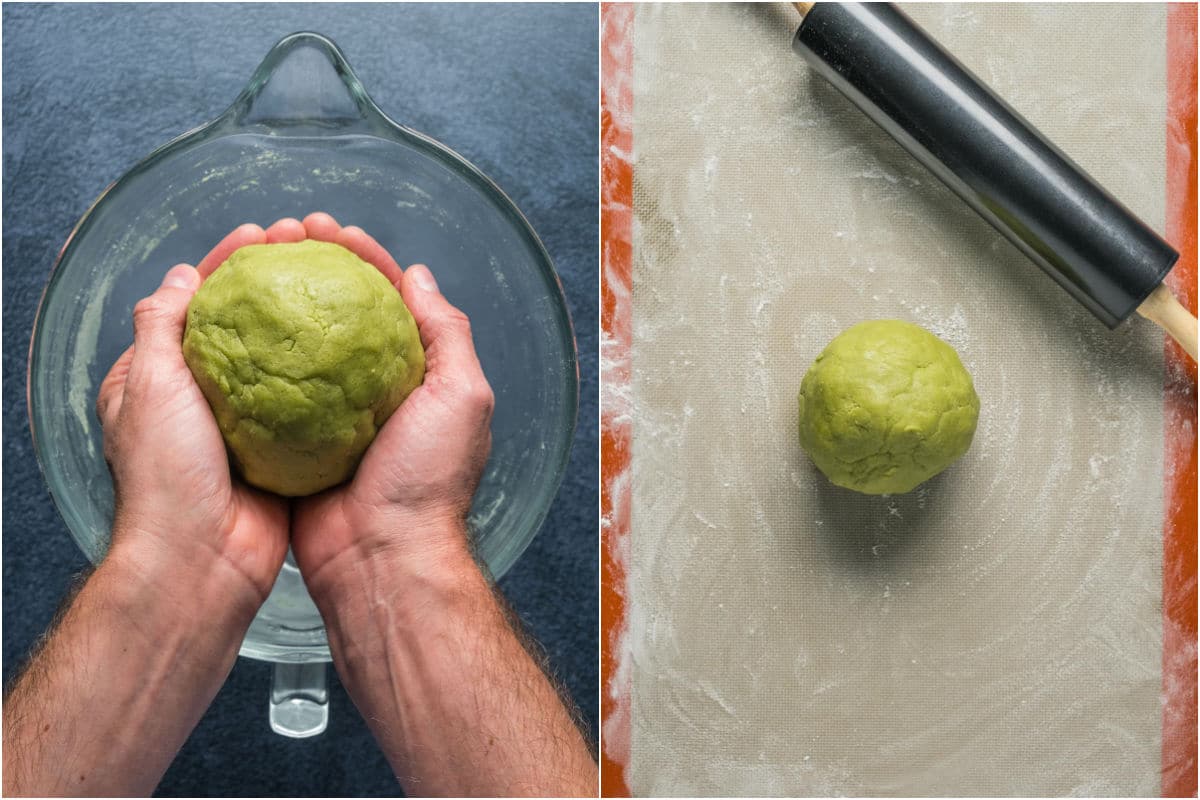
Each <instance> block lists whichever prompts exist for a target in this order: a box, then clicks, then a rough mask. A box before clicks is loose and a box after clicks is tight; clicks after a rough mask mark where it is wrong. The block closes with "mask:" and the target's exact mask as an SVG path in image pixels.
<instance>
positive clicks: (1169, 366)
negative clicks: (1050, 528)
mask: <svg viewBox="0 0 1200 800" xmlns="http://www.w3.org/2000/svg"><path fill="white" fill-rule="evenodd" d="M1166 233H1167V239H1168V240H1169V241H1170V242H1171V243H1172V244H1173V245H1174V246H1175V247H1176V248H1178V249H1179V252H1180V257H1179V263H1178V264H1177V265H1176V266H1175V269H1174V270H1172V271H1171V274H1170V275H1169V276H1168V277H1167V284H1168V285H1169V286H1170V287H1171V288H1172V290H1174V292H1175V294H1176V295H1177V296H1178V297H1179V298H1180V300H1181V301H1182V302H1183V303H1184V305H1186V306H1187V307H1188V308H1190V309H1191V311H1192V313H1193V314H1195V313H1196V5H1195V4H1193V3H1172V4H1171V5H1170V6H1169V7H1168V10H1167V232H1166ZM1165 357H1166V376H1165V378H1164V387H1163V389H1164V391H1163V428H1164V430H1163V435H1164V448H1163V449H1164V454H1163V458H1164V472H1163V474H1164V481H1165V486H1164V487H1163V495H1164V501H1165V504H1166V507H1165V508H1164V515H1163V661H1162V673H1163V675H1162V680H1163V694H1164V697H1165V698H1167V702H1165V703H1164V704H1163V732H1162V794H1163V796H1164V797H1195V796H1196V746H1197V737H1196V677H1197V676H1196V634H1197V629H1196V599H1197V598H1196V363H1195V362H1194V361H1192V360H1191V359H1190V358H1188V356H1187V354H1186V353H1184V352H1183V350H1182V349H1181V348H1180V347H1179V346H1178V345H1176V344H1175V342H1174V341H1172V340H1170V339H1168V340H1167V342H1166V345H1165Z"/></svg>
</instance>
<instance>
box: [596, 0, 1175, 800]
mask: <svg viewBox="0 0 1200 800" xmlns="http://www.w3.org/2000/svg"><path fill="white" fill-rule="evenodd" d="M633 17H634V14H633V6H632V5H631V4H629V3H604V4H602V6H601V41H600V47H601V76H602V84H601V159H600V162H601V243H602V259H601V269H602V274H601V327H602V331H603V336H602V342H603V343H602V345H601V347H602V353H601V363H602V364H604V365H605V366H604V375H603V384H604V385H605V388H604V389H603V391H604V395H603V396H602V399H601V482H602V483H601V514H602V520H603V523H602V527H601V542H602V547H601V552H602V556H601V559H602V561H601V606H600V609H601V610H600V616H601V632H602V646H601V650H602V655H601V680H602V681H603V685H602V700H601V714H602V718H603V727H602V733H601V746H600V750H601V794H602V796H604V797H628V796H629V788H628V785H627V784H626V782H625V774H624V765H625V764H627V763H628V761H629V746H630V733H631V731H630V718H629V707H628V704H629V703H630V700H631V694H630V693H631V686H630V685H629V677H628V675H621V673H620V671H619V664H618V662H617V659H616V655H615V654H616V652H617V650H618V649H619V641H620V638H621V636H622V635H623V632H624V624H625V578H626V571H625V559H624V554H626V553H627V552H628V540H627V537H628V536H629V534H630V530H629V522H630V494H629V486H628V477H629V468H630V457H631V452H630V448H631V440H632V421H631V419H630V418H629V416H628V414H623V413H622V412H623V411H624V409H621V408H620V406H619V402H614V400H613V398H616V397H617V396H618V394H619V393H620V392H621V391H625V390H628V388H629V385H630V377H631V374H630V353H631V345H632V339H631V330H632V311H633V309H632V257H633V246H632V236H631V234H632V229H633V166H632V152H633V131H632V116H631V115H632V109H633V97H632V88H631V87H632V73H633ZM1196 19H1197V8H1196V5H1195V4H1192V3H1172V4H1171V5H1170V7H1169V9H1168V17H1167V65H1168V111H1167V115H1168V119H1167V124H1168V148H1167V154H1166V155H1167V176H1168V180H1167V184H1168V185H1167V193H1168V197H1167V217H1168V221H1167V238H1168V239H1169V240H1170V241H1171V242H1172V243H1173V244H1174V245H1175V246H1176V247H1177V248H1179V250H1180V253H1181V257H1180V260H1179V263H1178V265H1177V266H1176V267H1175V269H1174V270H1173V271H1172V273H1171V275H1170V276H1169V277H1168V279H1167V282H1168V284H1169V285H1170V286H1171V288H1172V289H1173V290H1174V291H1175V293H1176V294H1177V295H1178V296H1179V297H1180V299H1181V300H1182V301H1183V302H1184V304H1185V305H1186V306H1187V307H1188V308H1190V309H1191V311H1192V313H1196V295H1197V270H1196V260H1197V259H1196V256H1197V247H1196V243H1197V230H1196V227H1197V198H1196V187H1197V169H1196V155H1197V141H1196V121H1197V119H1196V75H1197V71H1196V41H1197V40H1196ZM1165 357H1166V377H1165V385H1164V396H1163V405H1164V431H1163V434H1164V451H1165V452H1164V458H1165V467H1166V469H1165V473H1164V474H1165V484H1166V485H1165V486H1164V500H1165V504H1166V507H1165V509H1164V511H1165V514H1164V521H1163V692H1164V695H1165V696H1166V697H1168V698H1169V699H1170V702H1168V703H1165V704H1164V707H1163V740H1162V794H1163V796H1164V797H1195V796H1196V793H1197V763H1196V754H1197V705H1196V704H1197V654H1196V646H1197V586H1196V565H1197V552H1196V549H1197V548H1196V530H1197V392H1196V376H1197V371H1196V364H1195V362H1193V361H1191V359H1189V358H1188V357H1187V355H1186V354H1185V353H1183V352H1182V350H1180V349H1179V347H1178V346H1176V345H1175V343H1174V342H1172V341H1170V340H1168V341H1167V343H1166V345H1165ZM606 401H608V402H606ZM1172 465H1173V466H1174V468H1172Z"/></svg>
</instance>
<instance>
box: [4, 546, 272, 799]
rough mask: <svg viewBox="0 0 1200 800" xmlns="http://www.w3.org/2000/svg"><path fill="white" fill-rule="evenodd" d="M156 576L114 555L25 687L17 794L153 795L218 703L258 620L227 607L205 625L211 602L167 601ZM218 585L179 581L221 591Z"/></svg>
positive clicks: (13, 715)
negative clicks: (156, 588) (148, 577)
mask: <svg viewBox="0 0 1200 800" xmlns="http://www.w3.org/2000/svg"><path fill="white" fill-rule="evenodd" d="M144 579H145V576H144V574H142V570H141V569H140V568H137V567H134V566H132V565H130V564H128V563H123V562H122V561H121V560H119V559H112V560H109V561H105V562H104V563H103V564H102V565H101V566H100V567H99V568H98V569H97V570H96V572H95V573H94V574H93V575H92V577H91V578H90V579H89V580H88V582H87V583H86V585H84V587H83V588H82V590H81V591H80V592H79V594H78V596H77V597H76V598H75V601H74V602H73V603H72V604H71V606H70V608H69V609H68V610H67V612H66V613H65V614H64V615H63V617H62V619H61V622H60V624H59V625H58V627H57V628H56V629H55V630H54V631H52V632H51V634H50V636H49V639H48V640H47V641H46V643H45V645H44V646H43V647H42V648H41V650H40V651H39V652H38V653H36V654H35V655H34V657H33V660H32V661H31V663H30V665H29V667H28V669H27V670H26V671H25V672H24V674H23V675H22V676H21V677H20V679H19V680H18V681H17V682H16V684H15V685H14V686H13V689H12V692H11V694H10V696H9V697H8V698H7V700H6V702H5V704H4V712H5V713H4V793H5V794H6V795H64V794H66V795H84V796H88V795H93V796H94V795H148V794H150V793H151V792H152V791H153V790H154V787H155V786H156V785H157V783H158V781H159V780H160V779H161V778H162V775H163V773H164V772H165V771H166V769H167V767H168V765H169V764H170V763H171V760H172V759H173V758H174V756H175V754H176V753H177V752H178V750H179V748H180V747H181V746H182V745H183V742H184V741H185V740H186V739H187V737H188V735H189V734H190V732H191V730H192V729H193V728H194V727H195V725H196V723H197V722H198V721H199V719H200V717H201V716H202V715H203V713H204V710H205V709H206V708H207V707H208V705H209V703H210V702H211V701H212V698H213V696H215V694H216V693H217V690H218V689H219V688H220V686H221V684H222V682H223V681H224V680H225V678H226V676H227V675H228V674H229V671H230V669H231V668H232V666H233V663H234V661H235V659H236V658H237V650H238V646H239V644H240V642H241V638H242V635H243V634H244V632H245V629H246V626H248V625H249V622H250V619H249V618H246V614H245V611H244V610H240V611H234V610H231V609H230V608H229V606H228V605H225V606H224V608H225V609H226V610H225V611H224V612H220V613H218V614H217V616H216V617H214V618H211V619H206V620H199V619H198V618H197V615H196V612H195V607H204V603H203V600H202V598H199V597H187V598H185V597H176V598H175V599H172V600H164V599H163V597H162V596H160V595H157V594H155V593H152V592H149V591H147V589H146V585H145V583H144ZM217 580H218V579H217V578H216V577H215V576H212V577H211V580H206V581H205V582H204V583H207V584H208V585H204V584H200V585H191V586H187V587H184V586H178V587H176V588H177V589H178V590H179V591H180V592H181V593H182V592H183V591H184V590H185V588H186V590H187V591H188V592H193V591H194V592H201V593H207V594H209V595H210V596H212V594H213V593H216V592H220V591H222V587H220V586H218V585H216V581H217ZM191 602H195V604H196V606H195V607H193V608H191V609H186V608H185V606H187V605H188V604H189V603H191ZM212 607H214V608H221V607H222V606H221V605H220V603H218V604H216V605H214V606H212Z"/></svg>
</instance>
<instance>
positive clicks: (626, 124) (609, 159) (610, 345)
mask: <svg viewBox="0 0 1200 800" xmlns="http://www.w3.org/2000/svg"><path fill="white" fill-rule="evenodd" d="M633 16H634V14H633V5H632V4H630V3H603V4H602V5H601V7H600V30H601V34H600V75H601V89H600V243H601V245H600V246H601V255H600V274H601V277H600V326H601V339H600V340H601V344H600V363H601V370H602V375H601V385H602V388H601V397H600V513H601V527H600V538H601V580H600V630H601V647H600V649H601V656H600V679H601V681H602V684H601V701H600V714H601V718H602V720H603V722H602V724H601V731H600V793H601V795H602V796H603V797H628V796H629V787H628V786H627V785H626V783H625V767H624V765H625V764H627V763H628V762H629V742H630V729H629V725H630V721H629V703H630V700H631V697H632V687H631V686H630V684H629V680H628V675H625V676H624V677H618V676H619V666H620V665H619V664H618V662H617V657H616V653H617V652H618V650H619V649H620V638H621V636H622V634H623V631H624V621H625V559H624V557H623V555H624V554H625V553H627V552H628V550H627V546H626V545H627V544H628V536H629V517H630V510H631V507H630V494H629V491H628V487H629V482H628V477H629V467H630V458H631V451H630V449H631V445H632V436H633V422H632V420H631V418H630V417H629V415H628V414H627V413H624V412H625V411H627V409H622V408H621V406H620V403H619V400H617V398H618V396H619V394H618V393H619V392H621V391H622V390H625V389H628V387H629V386H630V383H631V373H630V358H631V353H632V344H633V338H632V324H633V320H632V314H633V283H632V278H633V116H632V112H633V88H632V83H633ZM622 487H624V490H622Z"/></svg>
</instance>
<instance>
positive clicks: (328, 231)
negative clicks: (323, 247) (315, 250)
mask: <svg viewBox="0 0 1200 800" xmlns="http://www.w3.org/2000/svg"><path fill="white" fill-rule="evenodd" d="M341 229H342V226H341V225H338V223H337V220H336V219H334V218H333V217H331V216H329V215H328V214H326V213H325V212H324V211H318V212H316V213H314V214H309V215H308V216H307V217H305V218H304V231H305V233H306V234H307V235H308V238H309V239H316V240H317V241H319V242H336V241H337V235H338V232H339V231H340V230H341Z"/></svg>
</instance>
